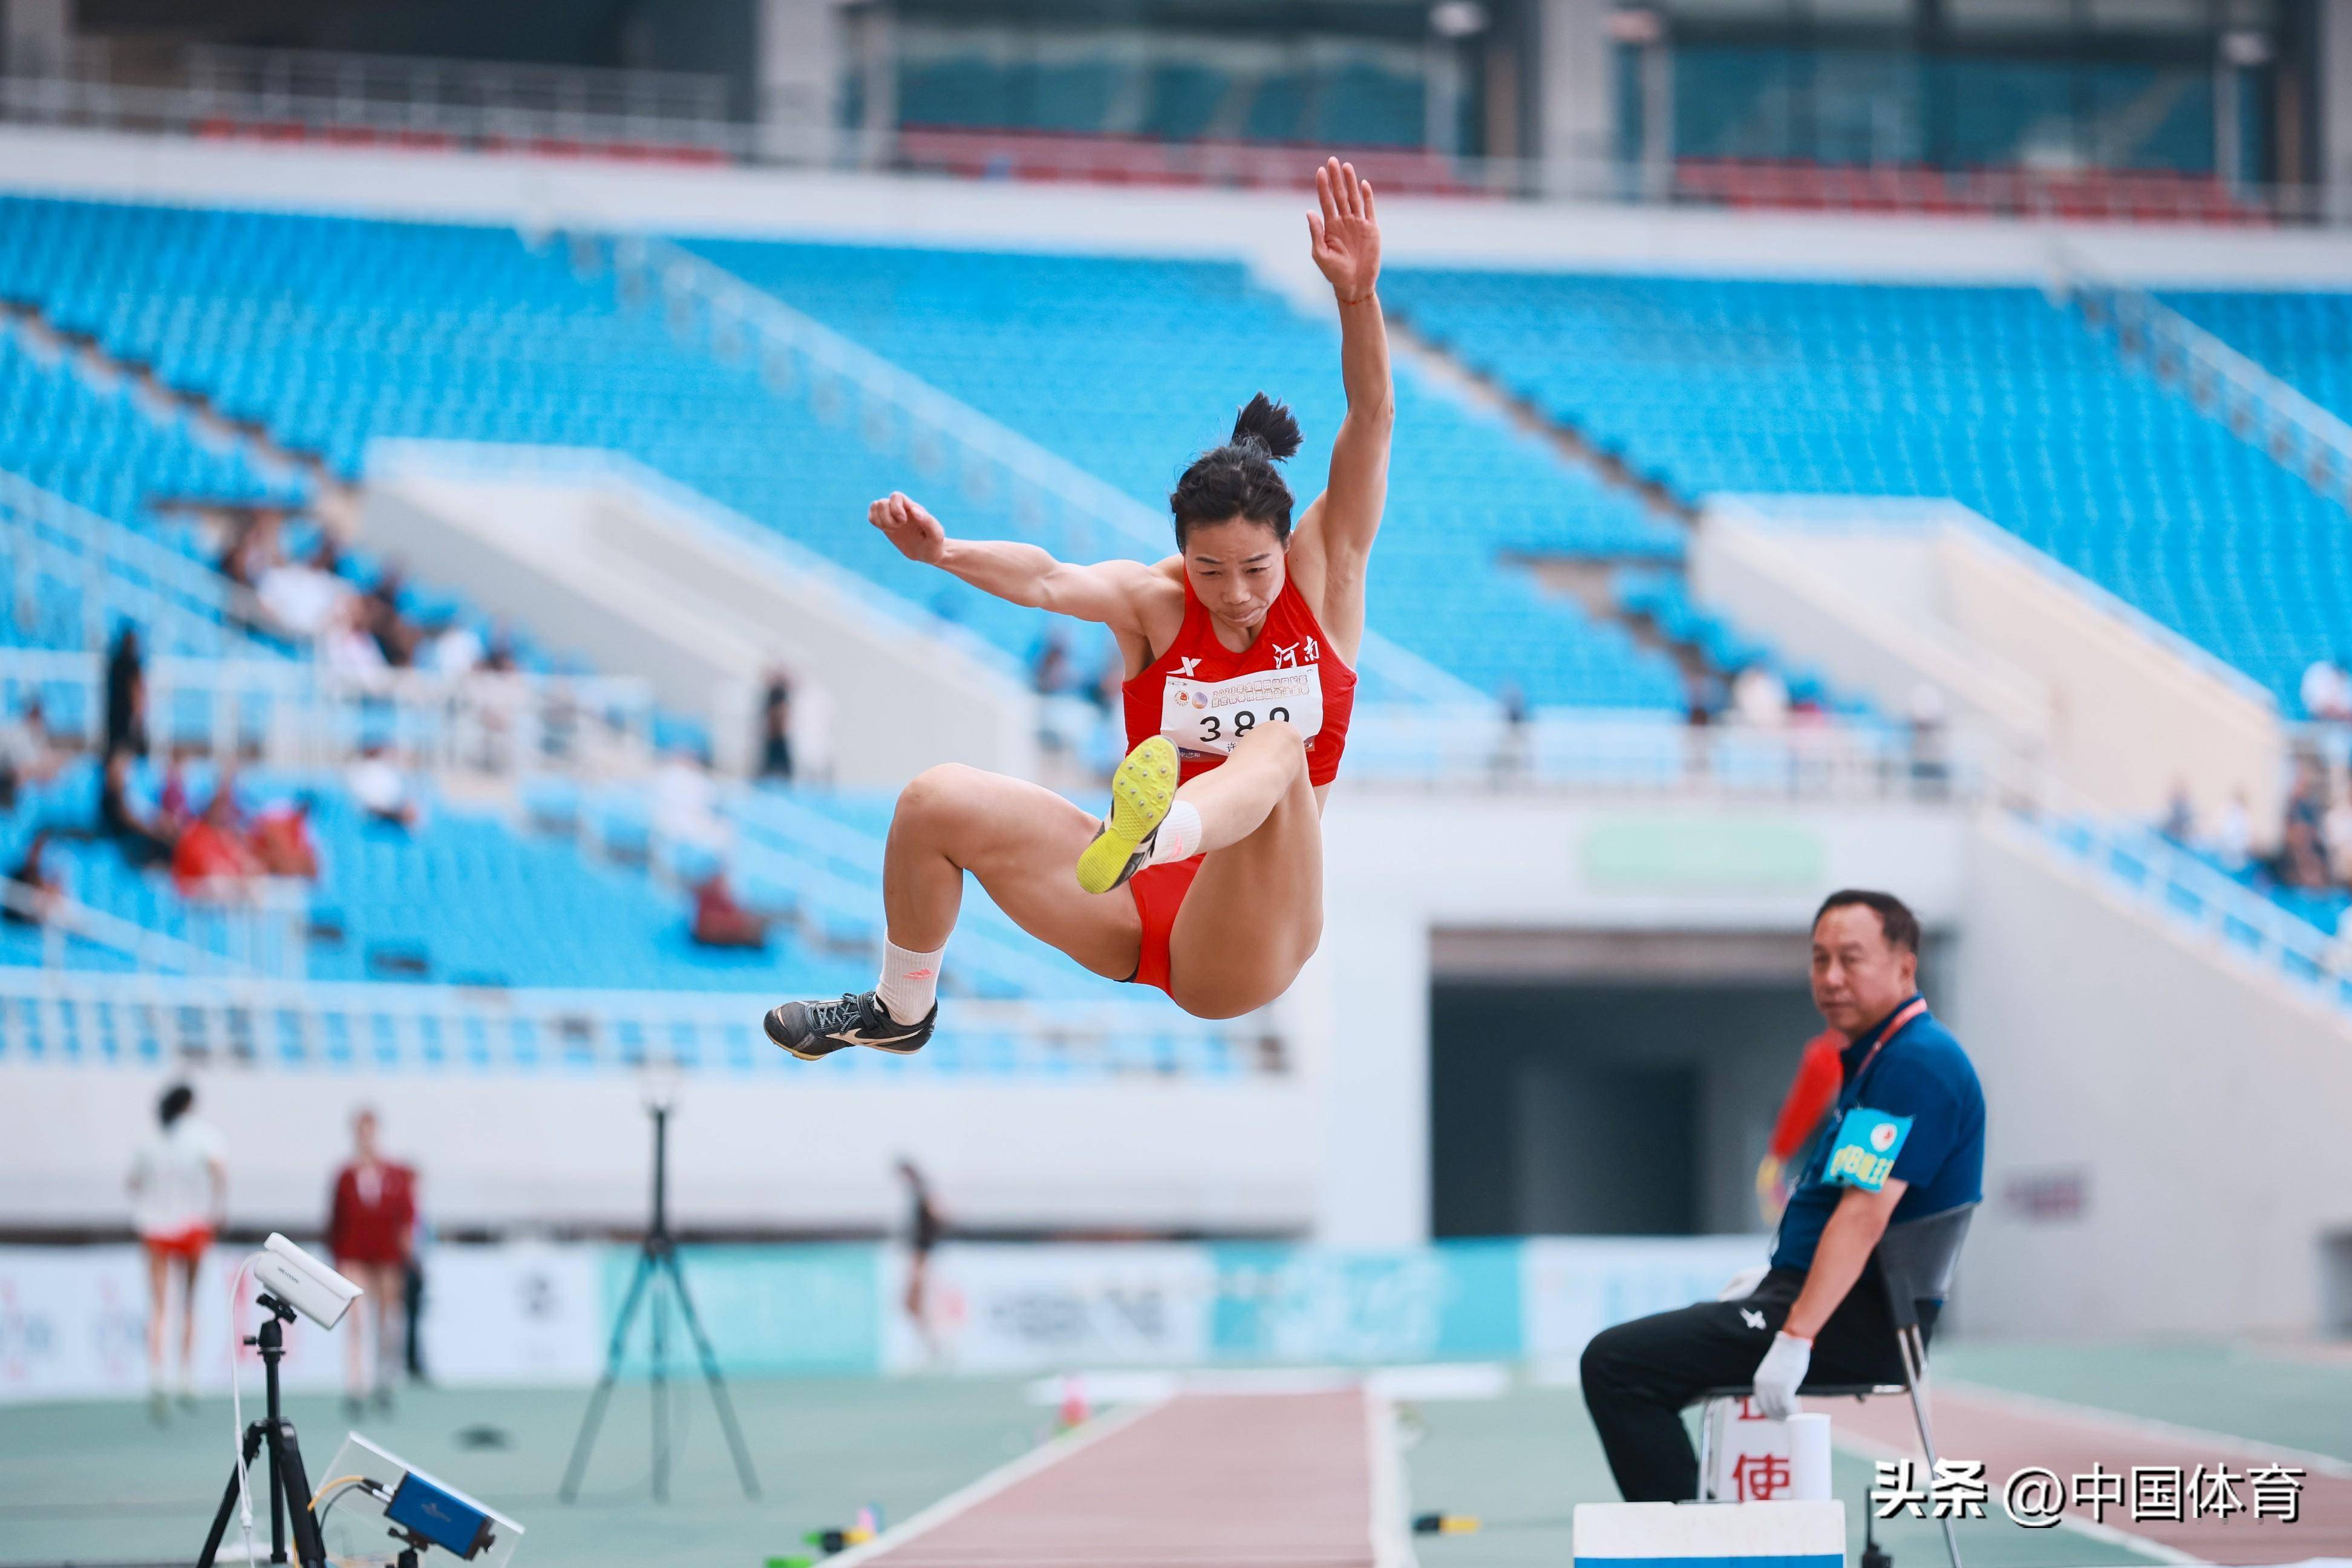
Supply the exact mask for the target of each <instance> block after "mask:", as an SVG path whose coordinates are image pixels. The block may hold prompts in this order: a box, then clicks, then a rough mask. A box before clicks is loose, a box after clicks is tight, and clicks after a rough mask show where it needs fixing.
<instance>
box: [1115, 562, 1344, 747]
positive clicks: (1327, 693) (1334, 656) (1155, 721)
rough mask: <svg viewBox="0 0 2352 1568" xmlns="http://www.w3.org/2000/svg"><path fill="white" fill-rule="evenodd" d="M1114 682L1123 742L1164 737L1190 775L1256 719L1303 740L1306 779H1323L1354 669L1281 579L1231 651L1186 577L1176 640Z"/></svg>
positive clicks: (1339, 738)
mask: <svg viewBox="0 0 2352 1568" xmlns="http://www.w3.org/2000/svg"><path fill="white" fill-rule="evenodd" d="M1122 693H1123V695H1124V697H1125V699H1126V702H1127V744H1128V748H1129V750H1130V751H1131V750H1133V749H1134V748H1135V747H1137V746H1139V745H1141V744H1142V743H1143V742H1144V741H1145V740H1147V739H1149V738H1150V736H1153V735H1165V736H1167V737H1168V738H1169V740H1171V741H1172V742H1175V744H1176V751H1177V754H1178V757H1179V758H1180V760H1181V763H1182V769H1183V776H1184V777H1185V778H1188V779H1189V778H1192V776H1194V775H1195V774H1197V773H1204V772H1206V771H1207V770H1208V769H1210V768H1213V767H1215V766H1216V765H1217V764H1218V763H1222V762H1223V761H1224V760H1225V758H1226V757H1228V756H1230V755H1232V753H1233V749H1234V745H1235V744H1236V743H1238V742H1240V740H1241V739H1242V737H1243V736H1244V735H1246V734H1248V733H1249V732H1250V731H1252V730H1255V728H1257V726H1259V725H1260V724H1266V723H1273V722H1276V721H1288V722H1290V723H1291V724H1293V725H1295V726H1296V727H1297V729H1298V731H1300V732H1301V733H1302V734H1304V735H1306V736H1307V779H1308V780H1309V781H1310V782H1311V783H1313V784H1318V785H1321V784H1329V783H1330V782H1331V781H1332V780H1333V779H1334V778H1336V777H1338V776H1339V756H1340V753H1341V752H1345V751H1346V750H1347V749H1348V721H1349V719H1350V718H1352V717H1353V716H1354V714H1355V710H1356V672H1355V671H1354V670H1352V669H1350V668H1348V665H1347V663H1346V661H1344V660H1343V659H1341V658H1339V654H1338V653H1336V652H1334V651H1333V649H1332V647H1331V646H1330V642H1329V639H1328V638H1326V637H1324V635H1323V628H1322V626H1320V625H1318V623H1317V622H1316V619H1315V612H1314V611H1313V610H1310V609H1308V608H1307V600H1306V597H1305V596H1304V595H1301V594H1300V593H1299V592H1298V585H1297V584H1296V583H1293V582H1287V581H1286V582H1285V583H1284V584H1282V592H1281V593H1280V594H1278V595H1276V596H1275V601H1274V603H1273V604H1272V605H1270V606H1268V607H1267V609H1266V613H1265V622H1264V623H1263V624H1262V625H1260V626H1259V627H1258V634H1257V638H1256V640H1255V641H1254V642H1252V643H1251V644H1250V646H1249V647H1246V648H1244V649H1243V650H1242V651H1241V652H1239V653H1235V652H1234V650H1233V649H1231V648H1229V647H1225V645H1224V644H1223V643H1221V642H1219V641H1218V640H1217V633H1216V628H1215V627H1214V626H1212V625H1211V624H1210V618H1209V610H1208V606H1207V605H1203V604H1202V603H1201V601H1200V600H1199V598H1197V597H1196V596H1195V595H1193V593H1192V579H1191V578H1190V577H1187V578H1186V579H1184V624H1183V626H1182V627H1181V628H1180V629H1179V630H1178V631H1177V633H1176V640H1175V641H1174V642H1172V643H1171V644H1169V645H1168V648H1167V651H1166V652H1164V653H1162V654H1161V655H1160V657H1159V658H1156V659H1154V660H1153V661H1152V662H1151V663H1150V665H1148V666H1146V667H1145V668H1144V669H1143V671H1142V673H1140V674H1139V675H1137V676H1135V677H1134V678H1133V679H1130V680H1129V681H1128V682H1127V683H1126V685H1125V686H1124V687H1123V688H1122Z"/></svg>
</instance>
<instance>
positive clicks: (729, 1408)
mask: <svg viewBox="0 0 2352 1568" xmlns="http://www.w3.org/2000/svg"><path fill="white" fill-rule="evenodd" d="M646 1109H647V1110H648V1111H649V1112H650V1113H651V1114H652V1116H653V1119H654V1214H653V1223H652V1224H651V1225H650V1226H647V1227H646V1239H645V1245H644V1246H643V1247H640V1248H639V1249H638V1252H637V1268H636V1272H635V1274H634V1275H633V1276H631V1277H630V1279H629V1293H628V1295H627V1296H626V1297H625V1298H624V1299H623V1300H622V1302H621V1315H620V1318H619V1320H618V1321H616V1322H614V1325H613V1345H612V1349H611V1350H610V1351H608V1352H606V1353H605V1356H604V1376H602V1377H600V1378H598V1379H597V1380H596V1392H595V1394H593V1395H592V1396H591V1397H590V1399H589V1401H588V1414H587V1415H586V1416H585V1417H584V1418H583V1420H582V1421H581V1423H580V1436H579V1438H578V1440H577V1441H576V1442H574V1443H573V1444H572V1462H571V1463H570V1464H568V1465H566V1466H565V1467H564V1470H563V1487H562V1490H561V1491H559V1492H558V1493H557V1494H556V1495H557V1496H559V1497H561V1498H562V1500H564V1501H565V1502H572V1501H574V1500H577V1499H578V1497H579V1495H580V1476H581V1472H582V1471H583V1470H584V1469H585V1468H587V1465H588V1450H589V1449H590V1448H592V1447H594V1446H595V1442H596V1428H597V1426H598V1425H599V1424H601V1423H602V1422H603V1421H604V1404H605V1401H607V1400H608V1399H610V1398H611V1397H612V1396H613V1384H614V1382H615V1381H617V1380H618V1379H619V1377H620V1375H621V1362H622V1359H623V1357H624V1356H625V1355H626V1354H627V1351H628V1342H629V1328H630V1325H631V1324H632V1323H634V1322H635V1319H636V1315H637V1308H638V1307H639V1305H641V1304H643V1303H644V1302H646V1300H648V1298H649V1297H650V1300H651V1301H652V1305H653V1323H652V1347H651V1348H652V1352H653V1357H652V1373H651V1378H650V1383H651V1388H652V1393H653V1427H654V1500H655V1501H656V1502H667V1501H668V1500H669V1465H670V1451H669V1306H668V1296H669V1294H670V1293H672V1292H674V1293H675V1294H676V1295H677V1307H678V1312H679V1314H680V1315H681V1316H683V1317H684V1318H685V1319H686V1328H687V1332H688V1333H690V1334H692V1335H693V1336H694V1348H695V1352H696V1354H697V1355H698V1357H699V1358H700V1359H701V1362H702V1379H703V1381H704V1382H705V1383H707V1384H709V1385H710V1400H711V1403H712V1404H714V1405H717V1406H718V1407H719V1421H720V1423H721V1424H722V1425H724V1426H725V1427H726V1429H727V1446H728V1447H729V1448H730V1449H731V1450H732V1451H733V1453H734V1456H735V1473H736V1475H737V1476H738V1477H740V1479H741V1480H742V1482H743V1495H744V1496H745V1497H747V1498H754V1499H756V1498H757V1497H758V1496H759V1495H760V1480H759V1478H758V1477H757V1476H755V1475H753V1474H752V1473H751V1451H750V1450H749V1449H748V1448H746V1447H744V1445H743V1432H742V1429H741V1428H740V1427H739V1426H736V1424H735V1406H734V1405H733V1404H732V1403H730V1401H729V1399H728V1397H727V1384H726V1382H725V1380H724V1379H722V1378H721V1377H720V1376H719V1357H718V1356H717V1354H716V1353H714V1352H712V1350H711V1348H710V1337H709V1335H708V1334H705V1333H704V1332H703V1331H702V1321H701V1320H700V1319H699V1318H697V1317H696V1316H695V1315H694V1298H693V1297H692V1296H690V1295H688V1293H687V1289H686V1274H685V1272H684V1271H683V1270H682V1269H680V1268H678V1265H677V1244H676V1243H675V1242H673V1241H672V1240H671V1239H670V1234H669V1107H668V1106H667V1105H665V1104H655V1105H649V1106H648V1107H646ZM649 1286H650V1287H651V1289H650V1291H648V1289H647V1287H649Z"/></svg>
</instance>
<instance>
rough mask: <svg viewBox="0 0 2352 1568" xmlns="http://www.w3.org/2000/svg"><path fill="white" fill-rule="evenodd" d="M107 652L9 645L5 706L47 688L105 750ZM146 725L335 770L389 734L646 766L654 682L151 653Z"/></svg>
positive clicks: (495, 758) (3, 664)
mask: <svg viewBox="0 0 2352 1568" xmlns="http://www.w3.org/2000/svg"><path fill="white" fill-rule="evenodd" d="M104 665H105V661H104V658H103V656H101V655H99V654H94V653H58V652H49V651H46V650H42V649H34V648H8V649H0V699H5V703H6V706H7V708H8V710H12V711H13V710H15V709H16V708H17V707H19V706H21V705H22V703H23V700H24V699H25V697H26V695H27V694H28V693H34V692H37V693H38V694H39V695H40V697H41V699H42V705H43V708H44V709H45V710H46V711H47V715H48V716H49V720H50V725H51V729H52V731H53V732H56V733H58V734H61V735H74V736H77V737H78V738H79V740H80V741H81V742H82V743H83V744H84V745H85V746H88V747H89V748H91V749H93V750H94V749H95V748H96V747H97V746H98V745H99V744H100V741H101V737H102V726H103V724H104V722H105V717H106V713H105V702H104V692H105V679H106V677H105V668H104ZM145 679H146V686H147V704H146V712H147V724H148V729H149V731H150V732H151V733H152V736H153V738H154V740H155V742H156V743H157V744H159V745H161V746H163V747H164V748H166V749H167V750H172V751H180V752H199V753H202V754H205V755H207V756H211V757H215V758H220V759H224V760H227V759H236V760H244V761H252V762H257V763H264V764H266V765H268V766H272V767H281V768H320V767H339V766H341V765H342V764H343V763H348V762H351V761H352V760H353V759H355V758H357V757H359V756H361V755H362V754H363V753H364V752H366V751H367V750H368V749H369V748H371V747H373V746H376V745H383V746H386V747H388V748H390V749H391V750H392V751H393V752H395V753H397V754H398V755H399V756H400V758H401V759H402V762H403V763H404V765H409V766H415V767H420V768H428V769H432V770H435V771H438V772H443V773H483V774H489V775H494V776H500V777H504V776H511V775H515V774H523V773H574V774H581V775H594V776H599V777H604V776H611V775H614V774H621V775H624V776H627V775H634V774H641V773H643V772H644V771H645V769H646V764H647V763H648V761H649V760H650V757H651V755H652V751H653V691H652V687H651V685H650V684H649V683H648V682H646V681H645V680H643V679H638V678H636V677H632V676H559V675H531V674H520V673H513V672H506V673H493V672H490V671H484V670H476V671H473V672H471V673H468V674H463V675H457V674H440V673H437V672H435V671H432V670H423V669H385V670H375V671H371V672H368V673H366V674H344V673H339V672H337V671H335V670H332V669H329V668H324V667H323V666H320V665H318V664H314V663H310V662H307V661H296V660H293V659H284V660H277V659H237V658H218V659H213V658H182V657H176V656H163V657H158V658H150V659H148V660H147V661H146V663H145Z"/></svg>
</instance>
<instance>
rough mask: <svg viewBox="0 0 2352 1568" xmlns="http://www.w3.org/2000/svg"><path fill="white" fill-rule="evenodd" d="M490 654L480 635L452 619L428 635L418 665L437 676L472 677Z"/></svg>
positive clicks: (420, 648)
mask: <svg viewBox="0 0 2352 1568" xmlns="http://www.w3.org/2000/svg"><path fill="white" fill-rule="evenodd" d="M486 653H488V649H487V648H486V647H483V645H482V636H481V634H480V633H479V632H478V631H476V630H474V628H473V627H471V626H467V625H466V623H465V622H463V621H461V620H458V619H457V617H456V616H451V617H449V618H448V619H446V620H445V621H443V622H441V623H440V625H438V626H436V627H434V628H433V629H432V630H431V631H430V632H428V633H427V634H426V635H425V639H424V641H423V642H422V643H420V644H419V645H418V647H417V650H416V664H417V668H420V669H429V670H432V671H433V672H434V673H436V674H437V675H471V674H473V673H474V671H476V670H477V669H479V668H481V667H482V658H483V656H484V655H485V654H486Z"/></svg>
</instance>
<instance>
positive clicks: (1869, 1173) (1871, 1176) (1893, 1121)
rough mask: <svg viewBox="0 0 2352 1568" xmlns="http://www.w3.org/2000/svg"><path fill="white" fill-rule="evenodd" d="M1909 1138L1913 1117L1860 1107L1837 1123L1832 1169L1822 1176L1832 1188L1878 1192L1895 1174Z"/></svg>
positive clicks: (1850, 1111)
mask: <svg viewBox="0 0 2352 1568" xmlns="http://www.w3.org/2000/svg"><path fill="white" fill-rule="evenodd" d="M1909 1136H1911V1118H1909V1117H1907V1116H1889V1115H1887V1114H1886V1113H1885V1111H1883V1110H1864V1109H1863V1108H1862V1107H1861V1106H1859V1105H1857V1106H1855V1107H1854V1108H1853V1110H1849V1111H1847V1112H1846V1113H1845V1117H1844V1119H1843V1121H1840V1122H1839V1123H1838V1131H1837V1142H1835V1143H1832V1145H1830V1163H1829V1168H1828V1169H1827V1170H1825V1171H1823V1172H1822V1179H1823V1180H1824V1181H1826V1182H1828V1183H1829V1184H1831V1185H1832V1186H1839V1187H1860V1188H1861V1189H1862V1190H1863V1191H1864V1192H1866V1193H1874V1192H1878V1191H1880V1190H1881V1189H1883V1188H1884V1187H1885V1185H1886V1178H1887V1177H1888V1176H1890V1175H1892V1174H1893V1173H1894V1172H1895V1156H1896V1155H1897V1154H1900V1153H1901V1152H1903V1140H1905V1139H1906V1138H1908V1137H1909Z"/></svg>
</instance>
